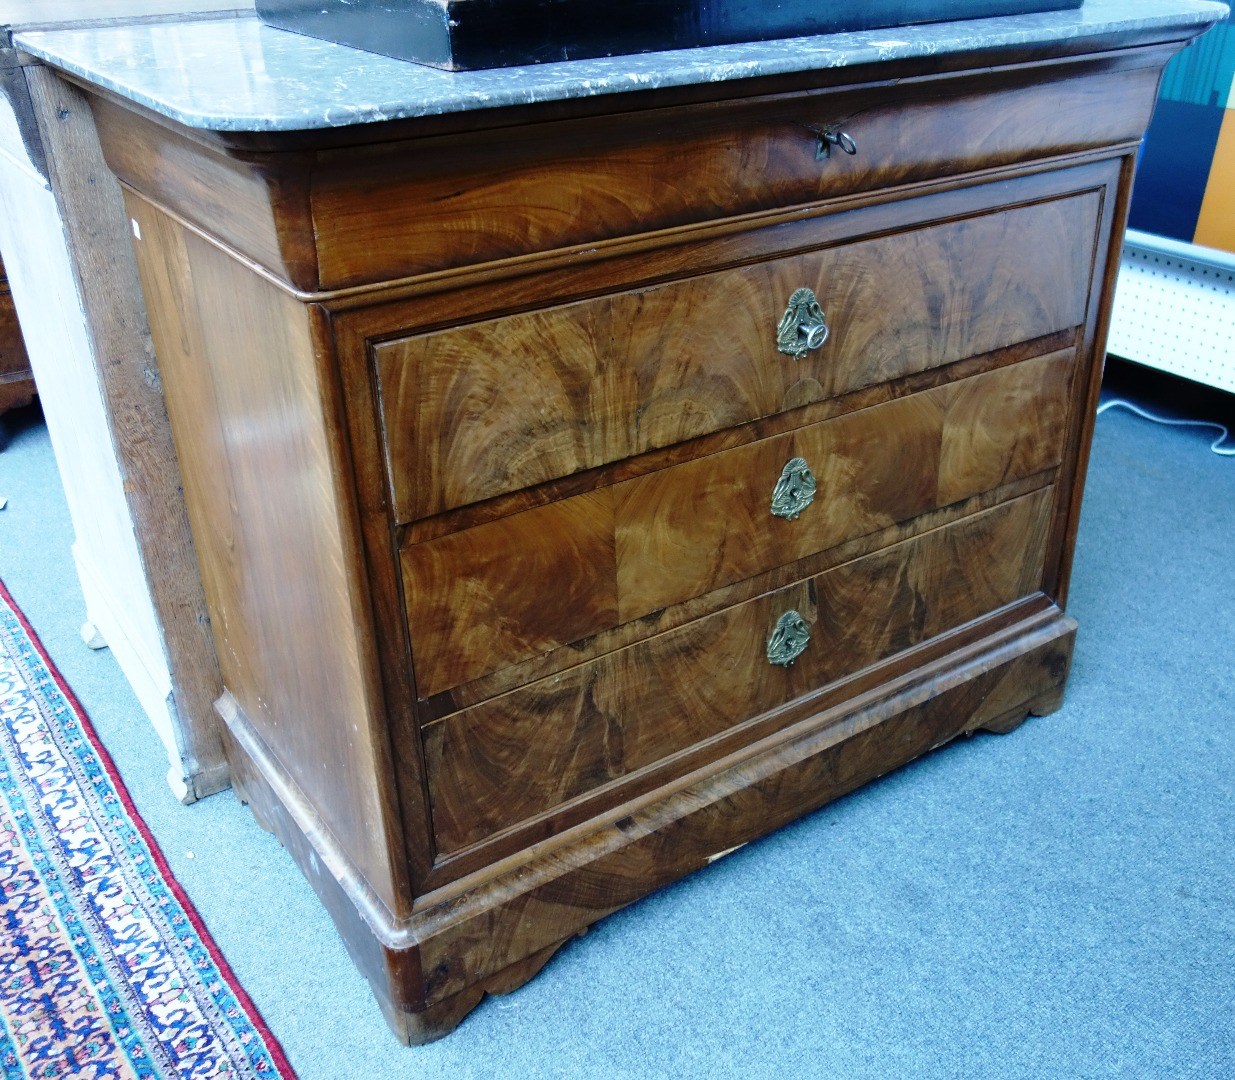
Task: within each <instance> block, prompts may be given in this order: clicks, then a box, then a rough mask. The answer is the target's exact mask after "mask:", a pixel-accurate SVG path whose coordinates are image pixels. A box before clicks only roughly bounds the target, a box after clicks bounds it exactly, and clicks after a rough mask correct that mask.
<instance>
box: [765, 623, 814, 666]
mask: <svg viewBox="0 0 1235 1080" xmlns="http://www.w3.org/2000/svg"><path fill="white" fill-rule="evenodd" d="M809 644H810V627H809V626H807V625H806V620H805V619H804V618H802V616H801V615H799V614H798V613H797V612H796V611H793V610H792V609H791V610H789V611H786V612H785V614H783V615H782V616H781V617H780V618H779V619H777V620H776V627H775V629H773V631H772V636H771V637H770V638H768V663H769V664H779V665H780V666H781V667H788V666H789V665H790V664H792V663H793V662H794V661H795V660H796V659H797V658H798V657H799V656H801V655H802V653H804V652H805V651H806V646H807V645H809Z"/></svg>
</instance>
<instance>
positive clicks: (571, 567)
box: [403, 350, 1073, 697]
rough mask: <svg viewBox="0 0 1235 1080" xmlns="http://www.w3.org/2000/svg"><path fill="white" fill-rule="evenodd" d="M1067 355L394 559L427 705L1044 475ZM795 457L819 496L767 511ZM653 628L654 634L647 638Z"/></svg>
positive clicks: (1055, 440) (1056, 445)
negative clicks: (797, 509) (518, 666)
mask: <svg viewBox="0 0 1235 1080" xmlns="http://www.w3.org/2000/svg"><path fill="white" fill-rule="evenodd" d="M1072 362H1073V353H1072V351H1071V350H1068V351H1065V352H1060V353H1055V354H1051V355H1049V356H1045V357H1040V358H1038V359H1035V360H1029V361H1024V362H1023V363H1021V364H1017V365H1014V366H1012V367H1007V368H1000V369H997V370H995V371H991V372H987V373H985V374H980V375H976V376H973V377H971V378H969V379H966V380H963V381H961V382H959V383H954V384H945V385H943V386H940V387H937V388H935V389H933V390H927V391H924V392H922V393H920V394H916V395H914V396H912V397H907V398H900V399H895V400H893V401H890V402H886V403H884V404H881V405H876V406H874V407H872V408H870V409H864V410H860V411H857V412H853V413H849V414H846V415H843V416H841V417H838V418H836V419H833V420H828V421H824V422H823V423H820V424H816V425H812V426H809V427H806V428H803V429H801V430H800V431H797V432H793V433H790V434H786V435H782V436H779V437H777V438H772V439H766V440H763V441H761V442H756V443H753V444H752V445H750V446H746V447H741V448H738V449H734V450H729V451H726V452H724V453H720V454H713V455H710V456H707V457H703V458H700V459H698V460H695V461H692V462H687V463H685V464H682V465H678V466H674V467H672V468H669V469H665V470H662V471H660V472H656V473H652V474H650V475H648V476H644V477H640V478H639V479H636V480H631V481H627V482H625V483H622V484H618V485H616V486H615V487H612V488H605V489H601V490H600V491H596V492H591V493H588V494H586V495H579V496H576V497H575V498H573V499H567V500H565V501H564V502H561V503H552V504H550V505H549V506H547V507H542V508H539V509H535V510H529V511H527V512H525V513H522V514H516V515H514V516H513V517H510V518H507V519H504V520H502V521H497V522H491V523H489V524H487V525H481V526H477V527H476V528H474V529H467V530H464V531H462V532H459V533H454V534H452V535H450V536H447V537H443V538H441V539H438V540H433V541H429V542H427V543H424V544H416V545H413V546H411V547H409V548H406V549H404V552H403V565H404V575H405V596H406V601H407V611H408V622H409V625H410V627H411V635H412V653H413V656H414V659H415V666H416V678H417V686H418V688H419V692H420V693H421V695H422V696H424V697H430V696H433V695H436V694H440V693H442V692H443V691H446V690H450V689H452V688H453V687H455V686H457V685H459V684H461V683H464V682H468V681H471V680H475V679H479V678H481V677H482V676H485V675H488V674H490V673H492V672H494V671H497V670H500V669H501V668H502V667H504V666H508V665H510V664H514V663H518V662H520V661H524V660H527V659H530V658H531V657H534V656H536V655H538V654H539V653H543V652H548V651H550V650H552V649H554V648H557V647H559V646H563V645H568V644H572V643H576V642H577V645H576V648H578V649H580V650H586V649H587V648H588V645H589V643H588V642H586V641H584V640H583V639H587V638H591V637H593V636H594V635H597V634H600V633H601V632H602V631H605V630H610V629H612V628H614V627H617V626H619V625H622V624H625V623H629V622H631V621H632V620H636V619H639V618H642V617H643V616H644V615H647V614H649V613H651V612H655V611H658V610H661V609H665V608H669V607H672V606H673V605H675V604H680V603H682V602H684V601H687V600H691V599H694V598H695V597H699V596H704V595H706V594H707V593H710V592H713V591H715V590H717V589H720V588H723V587H724V586H727V585H730V584H732V583H734V582H736V581H740V580H743V579H746V578H751V577H754V576H756V575H759V574H762V573H765V572H767V571H769V570H772V569H774V568H775V567H778V566H782V565H787V564H789V563H793V562H796V561H798V560H799V559H803V558H805V557H807V556H809V555H812V554H814V553H816V552H820V551H825V550H827V549H829V548H833V547H836V546H838V545H840V544H842V543H845V542H847V541H850V540H853V539H855V538H856V537H860V536H864V535H869V534H871V533H876V532H879V531H881V530H883V529H886V528H888V527H890V526H892V525H894V524H898V523H901V522H907V521H909V520H911V519H912V518H914V517H917V516H919V515H921V514H924V513H926V512H928V511H930V510H935V509H938V508H939V507H942V506H946V505H949V504H951V503H955V502H960V501H962V500H964V499H967V498H969V497H971V496H974V495H977V494H980V493H981V492H983V491H987V490H991V489H993V488H995V487H998V486H1000V485H1001V484H1005V483H1009V482H1012V481H1015V480H1020V479H1024V478H1025V477H1028V476H1032V475H1034V474H1035V473H1039V472H1042V471H1043V470H1045V469H1048V468H1050V467H1053V466H1054V465H1056V464H1057V463H1058V462H1059V458H1060V454H1061V453H1062V450H1063V435H1062V428H1063V420H1064V416H1065V414H1066V411H1067V394H1068V389H1069V386H1070V383H1071V372H1072ZM798 455H803V456H805V458H806V460H807V461H808V462H809V463H811V464H812V465H813V467H814V470H815V473H816V476H817V479H818V484H819V494H818V496H817V498H816V500H815V502H814V503H813V504H812V505H811V506H809V507H808V508H807V509H806V510H805V511H804V512H803V513H802V515H801V516H800V517H799V518H798V519H796V520H794V521H787V520H785V519H783V518H779V517H774V516H773V515H772V514H771V513H770V510H769V506H770V500H771V493H772V489H773V486H774V485H775V483H776V480H777V478H778V477H779V475H780V471H781V468H782V466H783V465H784V464H785V462H786V461H787V460H789V459H790V458H793V457H796V456H798ZM649 631H650V628H649Z"/></svg>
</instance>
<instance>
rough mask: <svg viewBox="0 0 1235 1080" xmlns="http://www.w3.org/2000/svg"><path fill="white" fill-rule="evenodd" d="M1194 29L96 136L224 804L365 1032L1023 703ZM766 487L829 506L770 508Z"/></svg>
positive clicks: (454, 1017)
mask: <svg viewBox="0 0 1235 1080" xmlns="http://www.w3.org/2000/svg"><path fill="white" fill-rule="evenodd" d="M1199 29H1200V28H1199V27H1197V26H1195V25H1188V26H1183V25H1181V26H1179V27H1174V28H1171V27H1167V28H1162V27H1159V28H1156V29H1149V28H1144V29H1140V30H1135V31H1130V32H1128V33H1124V34H1115V35H1111V36H1110V37H1107V38H1102V39H1095V38H1092V37H1091V38H1081V39H1075V40H1072V41H1067V42H1056V43H1053V44H1050V45H1039V46H1033V45H1022V46H1017V47H1009V48H1005V49H1002V50H999V51H998V52H992V51H986V52H983V53H981V54H979V55H944V56H932V57H926V58H922V59H917V60H901V61H895V62H887V63H882V64H872V65H869V66H865V67H853V68H847V69H833V70H827V71H819V72H813V73H804V74H797V75H792V76H777V77H774V78H765V79H759V80H751V81H748V82H741V83H733V84H709V85H706V86H692V87H686V88H681V89H676V90H658V91H649V92H642V93H634V94H629V95H622V96H621V97H612V98H592V99H580V100H573V101H566V102H560V103H556V104H545V105H539V106H534V107H527V108H510V109H502V110H494V111H491V112H470V113H461V114H457V115H451V116H441V117H434V118H427V119H420V120H407V121H398V122H390V123H385V124H381V125H374V126H372V127H367V128H345V129H338V130H332V131H319V132H290V133H267V134H252V135H246V134H218V133H211V132H206V131H200V130H190V129H187V128H184V127H182V126H180V125H177V124H175V123H172V122H170V121H168V120H166V119H164V118H162V117H160V116H157V115H155V114H153V113H149V112H147V111H145V110H144V109H142V108H140V107H136V106H134V105H132V104H131V103H128V102H125V101H121V100H118V99H116V98H114V97H113V96H111V95H109V94H107V93H93V94H92V96H91V99H90V104H91V107H92V109H93V111H94V117H95V121H96V124H97V128H98V132H99V136H100V140H101V144H102V147H103V151H104V154H105V157H106V160H107V162H108V164H109V166H110V167H111V168H112V169H113V170H114V171H115V173H116V174H117V176H118V177H119V178H120V180H121V182H122V185H123V188H124V196H125V205H126V209H127V213H128V216H129V218H130V220H131V229H130V231H131V233H132V235H133V237H134V243H135V249H136V251H137V258H138V265H139V269H140V273H141V279H142V284H143V288H144V291H145V295H146V297H147V300H148V309H149V312H150V319H151V329H152V332H153V335H154V340H155V343H156V348H157V352H158V356H159V364H160V369H161V371H162V373H163V376H164V383H165V388H166V393H167V403H168V410H169V414H170V417H171V421H172V428H173V431H174V435H175V440H176V444H177V447H178V450H179V455H180V460H181V463H182V466H183V480H184V486H185V491H186V496H187V500H188V511H189V517H190V521H191V525H192V529H193V535H194V537H195V540H196V542H197V552H198V556H199V559H200V561H201V567H202V577H203V583H204V587H205V592H206V597H207V604H208V608H209V611H210V614H211V622H212V628H213V631H214V634H215V640H216V644H217V651H218V656H219V662H220V666H221V669H222V673H223V682H224V685H225V687H226V691H225V693H224V694H223V696H222V697H221V698H220V700H219V702H218V706H217V707H218V710H219V712H220V715H221V716H222V718H223V720H224V721H225V723H226V738H225V743H226V746H227V753H228V759H229V762H230V763H231V767H232V772H233V778H234V782H235V785H236V787H237V790H238V791H239V792H240V793H241V795H242V797H244V798H245V799H247V800H248V801H249V802H250V803H251V804H252V806H253V809H254V811H255V813H256V814H257V816H258V819H259V820H260V821H262V822H263V823H265V824H266V825H267V826H268V827H270V828H271V829H273V830H274V831H275V832H276V833H277V835H278V836H279V837H280V838H281V840H282V841H283V843H284V844H285V845H286V847H287V848H288V850H289V851H290V852H291V854H292V855H293V857H294V858H295V859H296V860H297V862H298V863H299V864H300V866H301V868H302V870H303V871H304V873H305V875H306V877H307V878H308V880H309V881H310V882H311V883H312V885H313V886H314V888H315V889H316V890H317V891H318V893H319V895H320V896H321V897H322V899H323V901H324V903H325V904H326V906H327V907H328V909H329V910H330V912H331V914H332V916H333V917H334V919H335V921H336V923H337V925H338V927H339V929H340V932H341V933H342V935H343V938H344V940H345V942H346V943H347V946H348V948H349V950H350V952H351V954H352V956H353V958H354V959H355V961H356V963H357V964H358V966H359V967H360V969H361V970H362V971H363V972H364V973H365V975H366V976H367V978H368V979H369V981H370V983H371V985H372V987H373V990H374V993H375V995H376V997H377V999H378V1001H379V1002H380V1004H381V1006H382V1008H383V1010H384V1012H385V1014H386V1016H387V1018H388V1020H389V1021H390V1024H391V1026H392V1028H393V1029H394V1030H395V1032H396V1033H397V1034H398V1035H399V1036H400V1038H402V1039H404V1040H408V1041H426V1040H428V1039H432V1038H436V1037H439V1036H441V1035H442V1034H445V1033H446V1032H448V1031H449V1030H451V1028H452V1027H453V1026H454V1025H455V1024H457V1023H458V1022H459V1020H460V1019H461V1018H462V1017H463V1016H464V1015H465V1014H466V1013H467V1012H468V1011H470V1010H471V1009H472V1008H473V1007H475V1005H476V1004H477V1003H478V1002H479V1000H480V999H481V998H482V997H483V996H484V994H486V993H501V992H506V991H508V990H510V989H513V988H514V987H515V986H517V985H519V984H520V983H522V982H523V981H525V980H526V979H527V978H529V977H531V975H533V974H534V973H535V972H536V971H537V970H538V969H539V968H540V966H541V965H543V964H544V963H545V961H546V960H547V959H548V958H549V957H550V956H551V955H552V953H553V952H554V951H555V950H556V949H557V948H558V947H559V946H560V945H561V944H563V943H564V942H565V941H567V940H568V939H569V938H571V937H572V936H573V935H575V934H578V933H581V932H582V931H583V930H585V929H586V928H587V927H588V926H589V925H590V924H591V923H593V922H595V921H596V920H597V919H600V918H602V917H603V916H604V915H606V914H608V913H610V912H612V911H613V910H615V909H617V908H619V907H621V906H623V905H624V904H627V903H630V902H632V901H634V900H636V899H638V898H639V897H641V896H643V895H645V894H647V893H648V892H650V891H651V890H654V889H656V888H658V887H660V886H661V885H664V884H666V883H668V882H670V881H673V880H675V879H677V878H680V877H681V876H683V875H684V874H687V873H690V872H692V871H694V870H696V869H699V868H701V867H703V866H706V865H707V864H708V863H710V862H712V861H714V860H715V859H717V858H719V857H720V856H722V855H723V854H725V853H726V852H728V851H730V850H732V849H733V848H734V847H735V846H738V845H741V844H744V843H746V842H748V841H749V840H751V839H754V838H755V837H758V836H760V835H763V834H764V833H766V832H768V831H769V830H771V829H774V828H776V827H777V826H778V825H780V824H782V823H784V822H787V821H789V820H791V819H792V818H794V817H796V816H798V815H800V814H803V813H805V812H807V811H809V810H812V809H814V808H816V807H819V806H821V805H823V804H824V803H826V802H828V801H830V800H832V799H834V798H836V797H838V796H840V795H842V794H844V793H845V792H848V791H851V790H853V789H854V788H856V787H858V786H859V785H860V784H862V783H864V782H866V781H867V780H869V779H871V778H872V777H875V776H877V775H879V774H881V773H883V772H885V771H887V770H889V769H891V768H895V767H897V766H899V765H901V764H904V763H906V762H908V761H910V760H912V759H913V758H915V757H917V756H918V755H920V754H922V753H925V752H926V751H928V750H930V749H932V748H934V747H936V746H939V745H940V744H942V743H944V742H947V741H948V740H950V739H952V738H955V737H956V736H958V735H960V734H964V733H968V732H972V731H974V730H976V729H979V728H985V729H988V730H992V731H1000V732H1002V731H1008V730H1011V729H1012V728H1014V727H1015V726H1017V725H1018V724H1019V723H1020V722H1021V721H1022V720H1023V719H1024V718H1025V717H1026V715H1028V714H1045V713H1049V712H1051V711H1052V710H1054V709H1055V708H1056V707H1057V706H1058V705H1059V703H1060V701H1061V696H1062V693H1063V686H1064V682H1065V679H1066V676H1067V671H1068V666H1069V660H1070V656H1071V651H1072V644H1073V640H1074V635H1075V629H1076V627H1075V623H1074V622H1073V621H1072V620H1071V619H1070V618H1069V617H1068V616H1067V615H1066V614H1065V613H1064V610H1063V607H1064V604H1065V601H1066V597H1067V589H1068V577H1069V570H1070V566H1071V558H1072V549H1073V544H1074V540H1075V536H1076V529H1077V522H1078V515H1079V512H1080V501H1081V490H1082V485H1083V477H1084V472H1085V465H1086V460H1087V455H1088V447H1089V442H1090V436H1091V433H1092V426H1093V416H1094V405H1095V401H1096V397H1097V393H1098V386H1099V381H1100V378H1101V367H1102V356H1103V342H1104V340H1105V336H1106V331H1107V323H1108V318H1109V310H1110V299H1111V290H1112V288H1113V283H1114V278H1115V274H1116V270H1117V265H1118V248H1119V238H1120V236H1121V232H1122V228H1123V223H1124V219H1125V215H1126V209H1127V203H1128V195H1129V189H1130V184H1131V177H1132V172H1133V167H1134V161H1135V154H1136V149H1137V145H1138V141H1139V139H1140V137H1141V134H1142V133H1143V131H1144V130H1145V127H1146V125H1147V123H1148V120H1149V115H1150V111H1151V109H1152V106H1153V101H1154V93H1155V89H1156V85H1157V81H1158V78H1159V76H1160V73H1161V70H1162V67H1163V65H1164V64H1165V62H1166V61H1167V59H1168V58H1169V57H1170V56H1171V55H1172V54H1173V53H1174V52H1175V51H1176V50H1177V49H1178V48H1179V47H1180V46H1181V45H1182V44H1183V43H1184V42H1185V41H1186V40H1187V39H1188V38H1189V37H1191V36H1192V35H1194V34H1195V33H1197V32H1198V31H1199ZM827 123H837V124H843V130H844V131H845V133H846V135H847V137H849V138H850V139H851V140H852V141H853V142H854V143H855V145H856V147H857V148H858V149H859V153H857V154H856V155H852V156H850V155H848V154H836V155H831V156H829V154H828V153H827V147H826V146H825V145H823V142H824V141H826V134H827V132H828V131H830V130H832V129H831V128H821V125H822V124H827ZM872 282H873V284H872ZM881 283H886V286H885V287H884V288H883V289H881V288H880V287H879V286H880V284H881ZM808 285H809V287H810V288H811V290H812V294H811V295H812V296H817V299H818V302H819V303H820V306H821V309H822V310H823V311H824V312H826V317H827V318H828V319H829V320H830V321H832V322H833V323H834V329H833V336H832V338H831V341H832V346H831V349H830V351H829V350H826V349H824V348H823V347H819V348H818V349H817V350H816V346H817V345H818V344H819V343H818V339H819V338H820V337H823V336H825V335H823V334H820V333H813V332H810V331H806V330H804V329H803V326H802V325H795V324H794V322H793V319H792V318H791V316H792V312H793V310H794V308H793V303H792V302H790V304H789V307H788V308H785V304H786V301H787V300H790V297H788V296H786V295H785V293H786V291H788V288H789V287H794V288H796V287H798V286H801V287H803V288H805V287H807V286H808ZM799 291H800V290H799ZM713 293H716V294H717V295H720V296H722V300H721V301H720V302H719V303H718V304H712V303H711V300H710V299H709V298H710V297H711V296H712V295H713ZM795 295H796V293H795ZM782 309H784V314H783V315H781V311H782ZM803 310H806V311H808V312H809V310H810V309H809V305H805V307H804V308H803ZM811 317H812V318H813V317H814V316H811ZM793 318H797V316H793ZM778 319H779V320H780V322H779V324H778V322H777V320H778ZM752 328H753V329H752ZM799 331H800V332H803V333H804V334H805V338H806V340H807V345H806V346H803V347H802V348H801V349H800V350H797V349H795V348H794V347H793V343H794V342H795V341H797V340H798V339H797V338H795V337H794V334H795V332H799ZM786 335H787V340H788V341H789V347H788V348H787V349H786V348H785V347H783V346H784V340H782V339H785V338H786ZM850 335H852V337H851V336H850ZM811 341H814V342H815V344H814V345H812V344H810V342H811ZM799 353H800V354H799ZM795 454H796V455H798V457H800V458H801V459H802V460H807V459H809V461H810V464H811V467H812V468H814V469H815V473H816V474H817V480H818V488H819V490H820V491H822V492H825V493H826V495H827V496H828V497H826V498H823V499H821V500H819V501H817V502H816V503H815V504H814V505H813V506H812V505H809V503H810V500H806V508H805V509H802V506H801V505H799V504H797V503H795V504H794V505H795V506H798V509H799V510H800V511H801V512H800V513H792V512H791V513H790V514H789V515H788V516H787V517H786V518H784V519H782V518H781V517H779V516H777V515H776V514H772V515H771V516H769V514H768V511H767V507H766V500H767V498H768V497H769V496H774V495H775V492H774V490H773V487H772V485H773V483H774V482H775V481H776V478H777V474H778V473H779V474H780V475H781V477H782V478H783V477H785V476H786V475H787V473H788V472H789V471H790V467H791V466H794V462H795V458H794V457H793V456H792V455H795ZM786 458H789V460H788V462H785V459H786ZM782 463H783V464H784V465H785V472H781V465H782ZM795 467H796V466H795ZM810 488H811V485H810V484H800V485H799V491H798V495H799V496H800V498H801V499H805V498H806V496H805V494H804V493H803V492H804V490H806V489H810ZM774 505H775V504H774ZM683 521H686V522H687V523H688V524H687V526H685V527H684V526H683V525H682V522H683ZM679 550H680V551H682V552H684V553H685V554H684V556H683V557H682V558H680V559H678V560H677V561H676V562H675V561H674V559H675V556H674V555H673V553H674V552H676V551H679ZM662 553H664V554H663V557H662ZM791 612H793V613H795V614H796V615H797V622H796V623H795V622H793V620H792V619H790V620H789V621H788V622H785V621H784V620H785V618H786V616H788V615H789V614H790V613H791ZM769 635H770V636H769ZM807 637H809V638H810V640H809V641H806V640H804V639H805V638H807ZM765 650H766V655H765ZM795 657H796V666H795V663H794V660H795Z"/></svg>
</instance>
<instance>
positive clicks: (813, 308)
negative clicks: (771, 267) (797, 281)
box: [776, 288, 831, 360]
mask: <svg viewBox="0 0 1235 1080" xmlns="http://www.w3.org/2000/svg"><path fill="white" fill-rule="evenodd" d="M830 333H831V331H830V330H829V329H828V320H827V317H826V316H825V315H824V314H823V308H821V307H820V306H819V300H818V298H817V297H816V296H815V294H814V293H813V292H812V291H811V290H810V289H805V288H804V289H797V290H795V291H794V294H793V295H792V296H791V297H789V306H788V307H787V308H786V309H785V314H784V315H782V316H781V318H780V322H779V323H778V324H777V327H776V348H777V349H779V350H780V351H781V352H783V353H784V354H785V355H786V356H792V357H793V358H794V359H795V360H801V359H802V358H803V357H804V356H805V355H806V354H807V353H808V352H809V351H810V350H811V349H817V348H819V346H820V345H822V344H823V343H824V342H825V341H827V340H828V334H830Z"/></svg>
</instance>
